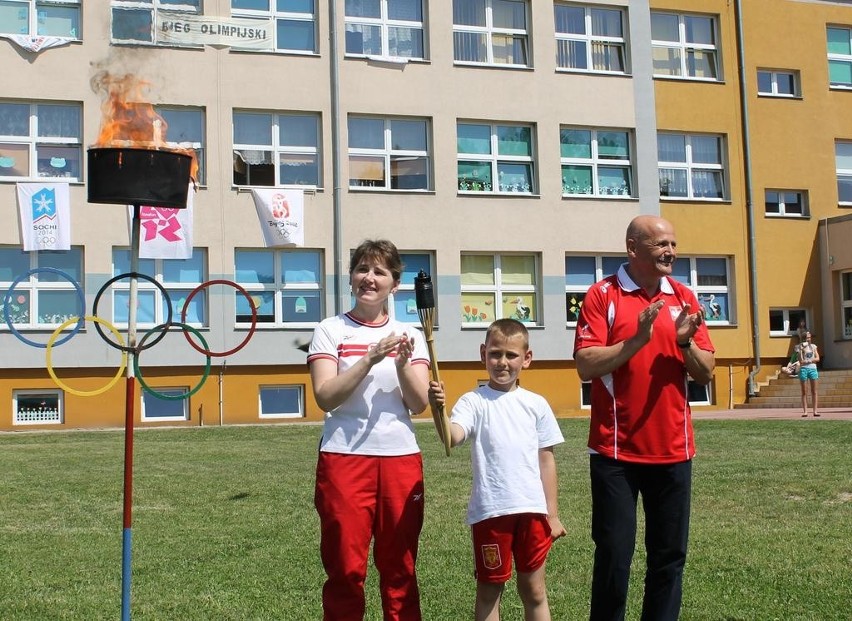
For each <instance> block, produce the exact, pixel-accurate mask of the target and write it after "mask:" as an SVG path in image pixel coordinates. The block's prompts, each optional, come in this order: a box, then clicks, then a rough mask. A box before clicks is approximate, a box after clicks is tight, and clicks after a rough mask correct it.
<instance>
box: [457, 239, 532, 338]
mask: <svg viewBox="0 0 852 621" xmlns="http://www.w3.org/2000/svg"><path fill="white" fill-rule="evenodd" d="M538 282H539V277H538V258H537V256H536V255H533V254H494V255H491V254H462V255H461V318H462V325H463V326H466V327H471V326H477V327H485V326H487V325H488V324H490V323H491V322H492V321H494V320H495V319H501V318H503V317H508V318H510V319H517V320H518V321H522V322H524V323H528V324H531V325H538V324H540V323H541V318H540V317H539V312H540V311H539V304H538V296H539V292H538Z"/></svg>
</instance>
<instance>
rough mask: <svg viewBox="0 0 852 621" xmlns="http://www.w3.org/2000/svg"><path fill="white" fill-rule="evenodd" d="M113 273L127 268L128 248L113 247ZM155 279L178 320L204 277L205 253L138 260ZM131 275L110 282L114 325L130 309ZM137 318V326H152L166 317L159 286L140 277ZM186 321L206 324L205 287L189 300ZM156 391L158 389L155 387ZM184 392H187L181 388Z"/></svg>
mask: <svg viewBox="0 0 852 621" xmlns="http://www.w3.org/2000/svg"><path fill="white" fill-rule="evenodd" d="M112 264H113V267H112V271H113V276H118V275H119V274H126V273H127V272H129V271H130V251H129V250H128V249H126V248H114V249H113V251H112ZM138 271H139V272H140V273H142V274H148V275H149V276H151V277H152V278H154V279H156V280H157V282H159V283H160V284H161V285H162V286H163V288H165V290H166V292H167V293H168V295H169V300H170V301H171V305H172V319H173V321H180V316H181V312H182V311H183V307H184V303H185V302H186V298H188V297H189V294H190V293H191V292H192V290H193V289H195V288H196V287H198V286H199V285H200V284H201V283H202V282H204V281H205V280H206V274H207V252H206V251H205V250H204V249H202V248H193V251H192V257H191V258H189V259H139V270H138ZM130 280H131V279H130V277H129V276H128V277H126V278H122V279H121V280H117V281H116V282H115V283H114V284H113V285H112V304H113V306H112V313H113V322H114V323H115V324H116V325H127V321H128V314H129V312H128V311H129V308H130ZM136 289H137V291H136V296H137V297H136V321H137V324H138V325H139V326H143V327H144V326H147V327H153V326H155V325H159V324H161V323H164V322H165V321H166V319H168V314H169V310H168V306H166V304H167V301H166V300H165V299H164V297H163V295H162V293H161V292H160V290H159V288H158V287H157V286H156V285H154V284H152V283H150V282H148V281H147V280H142V279H141V278H140V279H138V280H137V287H136ZM186 323H188V324H190V325H192V326H206V325H207V324H208V321H207V289H202V290H201V291H199V292H198V293H197V294H196V295H195V296H193V298H192V300H191V301H190V305H189V308H187V309H186ZM158 390H159V389H158ZM184 392H187V391H184Z"/></svg>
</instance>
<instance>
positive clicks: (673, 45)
mask: <svg viewBox="0 0 852 621" xmlns="http://www.w3.org/2000/svg"><path fill="white" fill-rule="evenodd" d="M665 15H668V16H674V17H676V18H677V29H678V40H677V41H674V40H665V39H654V34H653V29H654V18H655V16H665ZM688 19H707V20H710V24H711V27H712V30H711V32H712V38H713V41H714V43H712V44H708V43H699V42H695V41H688V40H687V26H686V20H688ZM651 31H652V33H651V50H652V64H656V56H655V55H654V53H655V52H656V51H657V50H661V49H665V50H675V51H677V55H678V56H679V57H680V59H679V60H680V62H679V70H680V73H678V74H670V73H658V72H657V67H656V66H654V67H653V69H652V73H653V76H654V78H663V79H670V80H694V81H698V82H721V81H722V63H721V53H722V50H721V47H720V44H719V19H718V16H716V15H708V14H702V13H677V12H673V11H651ZM708 52H709V53H712V56H713V64H712V70H713V71H714V73H715V76H713V77H709V78H708V77H703V76H698V75H691V74H690V73H689V66H690V63H689V58H690V55H691V54H692V55H694V54H696V53H699V54H707V53H708Z"/></svg>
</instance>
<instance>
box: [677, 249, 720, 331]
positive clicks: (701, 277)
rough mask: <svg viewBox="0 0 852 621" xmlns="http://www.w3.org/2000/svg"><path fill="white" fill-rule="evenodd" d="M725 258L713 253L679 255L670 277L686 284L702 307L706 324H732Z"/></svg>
mask: <svg viewBox="0 0 852 621" xmlns="http://www.w3.org/2000/svg"><path fill="white" fill-rule="evenodd" d="M728 274H729V266H728V259H725V258H716V257H683V256H681V257H678V259H677V261H675V264H674V267H673V268H672V278H674V279H675V280H678V281H680V282H682V283H683V284H685V285H687V286H688V287H689V288H690V289H692V292H693V293H694V294H695V297H696V298H698V302H699V304H701V305H702V306H703V307H704V317H705V319H706V321H707V323H708V324H713V323H716V324H732V323H734V320H733V317H732V316H731V313H732V311H733V304H732V300H731V292H730V290H729V288H728V282H730V278H729V277H728Z"/></svg>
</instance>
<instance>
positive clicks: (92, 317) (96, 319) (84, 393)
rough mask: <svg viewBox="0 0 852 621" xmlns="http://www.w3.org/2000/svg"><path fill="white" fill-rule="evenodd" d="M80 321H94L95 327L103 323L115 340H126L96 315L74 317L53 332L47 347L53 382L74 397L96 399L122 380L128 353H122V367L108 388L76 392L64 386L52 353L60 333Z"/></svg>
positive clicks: (48, 366)
mask: <svg viewBox="0 0 852 621" xmlns="http://www.w3.org/2000/svg"><path fill="white" fill-rule="evenodd" d="M78 320H80V321H83V322H84V323H85V322H86V321H94V322H95V325H98V324H100V323H102V324H104V325H105V326H106V327H107V328H108V329H109V330H110V332H112V333H113V334H114V335H115V338H116V340H117V341H118V342H119V343H123V341H124V339H123V338H122V337H121V333H120V332H119V331H118V330H117V329H116V327H115V326H114V325H112V324H111V323H110V322H108V321H107V320H106V319H101V318H100V317H97V316H95V315H88V316H86V317H72V318H71V319H69V320H68V321H66V322H65V323H63V324H62V325H61V326H59V327H58V328H56V330H54V331H53V334H51V335H50V339H49V340H48V341H47V345H46V346H45V347H46V350H47V351H46V357H47V372H48V373H49V374H50V377H52V378H53V381H54V382H56V385H57V386H59V387H60V388H61V389H62V390H64V391H66V392H70V393H71V394H72V395H77V396H78V397H94V396H97V395H100V394H102V393H105V392H106V391H107V390H109V389H110V388H112V387H113V386H115V383H116V382H117V381H118V380H119V379H121V374H122V373H123V372H124V368H125V367H126V366H127V352H126V351H122V352H121V365H119V367H118V373H116V374H115V377H113V378H112V379H111V380H110V381H109V383H108V384H107V385H106V386H103V387H102V388H98V389H97V390H76V389H74V388H70V387H69V386H67V385H66V384H63V383H62V381H61V380H60V379H59V377H57V375H56V372H55V371H54V370H53V364H52V360H51V351H52V349H53V346H54V345H55V344H56V343H55V342H54V341H56V337H57V336H59V333H60V332H62V331H63V330H64V329H65V328H67V327H68V326H69V325H71V324H72V323H74V322H75V321H78Z"/></svg>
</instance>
